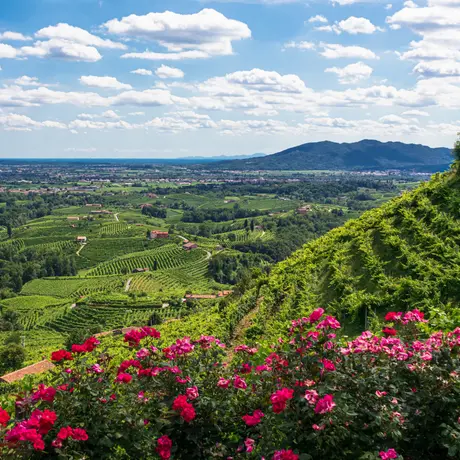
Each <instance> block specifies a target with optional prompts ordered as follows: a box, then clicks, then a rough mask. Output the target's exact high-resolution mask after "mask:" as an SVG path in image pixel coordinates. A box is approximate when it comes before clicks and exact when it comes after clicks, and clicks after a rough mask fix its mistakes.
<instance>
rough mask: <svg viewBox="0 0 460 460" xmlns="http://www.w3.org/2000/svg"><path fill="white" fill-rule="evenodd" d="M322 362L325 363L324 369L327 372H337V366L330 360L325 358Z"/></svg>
mask: <svg viewBox="0 0 460 460" xmlns="http://www.w3.org/2000/svg"><path fill="white" fill-rule="evenodd" d="M321 362H322V363H323V366H324V369H325V370H326V371H329V372H332V371H335V365H334V363H333V362H332V361H330V360H329V359H326V358H324V359H323V360H322V361H321Z"/></svg>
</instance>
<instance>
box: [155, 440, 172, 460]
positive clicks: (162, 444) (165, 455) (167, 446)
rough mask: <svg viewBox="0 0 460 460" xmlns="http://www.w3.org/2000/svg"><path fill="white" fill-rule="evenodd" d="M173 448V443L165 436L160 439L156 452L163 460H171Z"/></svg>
mask: <svg viewBox="0 0 460 460" xmlns="http://www.w3.org/2000/svg"><path fill="white" fill-rule="evenodd" d="M171 448H172V441H171V439H170V438H169V437H168V436H166V435H164V436H162V437H161V438H158V440H157V448H156V451H157V453H158V455H159V456H160V458H161V459H162V460H169V458H171Z"/></svg>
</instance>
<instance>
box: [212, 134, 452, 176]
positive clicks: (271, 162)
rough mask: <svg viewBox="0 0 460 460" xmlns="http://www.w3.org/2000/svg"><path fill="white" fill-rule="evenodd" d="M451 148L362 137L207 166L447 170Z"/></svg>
mask: <svg viewBox="0 0 460 460" xmlns="http://www.w3.org/2000/svg"><path fill="white" fill-rule="evenodd" d="M451 161H452V158H451V154H450V150H449V149H447V148H430V147H427V146H424V145H418V144H404V143H402V142H385V143H383V142H379V141H375V140H362V141H360V142H354V143H350V144H348V143H342V144H339V143H336V142H328V141H327V142H314V143H308V144H302V145H298V146H296V147H292V148H290V149H287V150H284V151H282V152H279V153H275V154H273V155H267V156H264V157H261V158H252V159H245V160H233V161H223V162H218V163H213V164H212V165H207V167H209V168H222V169H237V170H238V169H246V170H247V169H249V170H257V169H266V170H290V171H302V170H384V169H415V170H417V171H424V172H427V171H428V172H430V171H432V172H436V171H442V170H445V169H446V168H447V167H448V165H449V164H450V163H451Z"/></svg>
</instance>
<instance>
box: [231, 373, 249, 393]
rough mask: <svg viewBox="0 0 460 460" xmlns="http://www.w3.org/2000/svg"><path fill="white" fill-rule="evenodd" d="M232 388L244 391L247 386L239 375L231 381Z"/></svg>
mask: <svg viewBox="0 0 460 460" xmlns="http://www.w3.org/2000/svg"><path fill="white" fill-rule="evenodd" d="M233 386H234V387H235V388H238V389H240V390H246V388H247V387H248V384H247V383H246V382H245V380H244V379H242V378H241V377H240V376H239V375H235V378H234V380H233Z"/></svg>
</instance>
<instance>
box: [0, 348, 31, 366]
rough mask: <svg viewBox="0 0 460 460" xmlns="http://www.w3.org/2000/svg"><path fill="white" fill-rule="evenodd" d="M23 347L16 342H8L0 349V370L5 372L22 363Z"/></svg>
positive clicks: (24, 355)
mask: <svg viewBox="0 0 460 460" xmlns="http://www.w3.org/2000/svg"><path fill="white" fill-rule="evenodd" d="M25 357H26V354H25V351H24V348H23V347H22V346H21V345H19V344H17V343H8V344H7V345H5V346H4V347H3V348H1V349H0V371H1V372H7V371H9V370H14V369H17V368H18V367H21V366H22V364H23V363H24V359H25Z"/></svg>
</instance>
